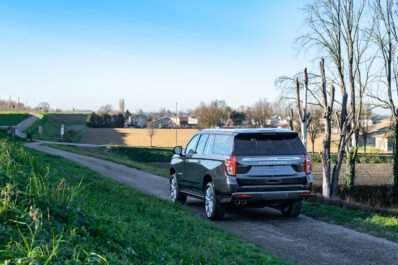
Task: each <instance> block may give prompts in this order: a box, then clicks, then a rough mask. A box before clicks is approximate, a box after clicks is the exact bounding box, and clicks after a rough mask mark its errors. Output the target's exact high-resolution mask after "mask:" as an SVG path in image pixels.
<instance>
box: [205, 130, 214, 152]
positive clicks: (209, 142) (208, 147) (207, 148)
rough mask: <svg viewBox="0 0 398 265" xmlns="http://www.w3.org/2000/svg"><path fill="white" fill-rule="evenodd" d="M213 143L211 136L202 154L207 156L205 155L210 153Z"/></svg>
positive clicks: (212, 135) (212, 136)
mask: <svg viewBox="0 0 398 265" xmlns="http://www.w3.org/2000/svg"><path fill="white" fill-rule="evenodd" d="M213 142H214V134H211V135H210V136H209V139H207V143H206V146H205V149H204V152H203V154H205V155H207V154H209V153H211V149H212V147H213Z"/></svg>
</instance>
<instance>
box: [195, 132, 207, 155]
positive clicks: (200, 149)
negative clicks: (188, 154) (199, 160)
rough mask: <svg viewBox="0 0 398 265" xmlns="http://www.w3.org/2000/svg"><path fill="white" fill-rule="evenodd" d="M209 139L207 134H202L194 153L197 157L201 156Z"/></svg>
mask: <svg viewBox="0 0 398 265" xmlns="http://www.w3.org/2000/svg"><path fill="white" fill-rule="evenodd" d="M208 138H209V135H208V134H202V136H201V137H200V140H199V143H198V147H196V153H197V154H198V155H202V154H203V151H204V149H205V146H206V143H207V139H208Z"/></svg>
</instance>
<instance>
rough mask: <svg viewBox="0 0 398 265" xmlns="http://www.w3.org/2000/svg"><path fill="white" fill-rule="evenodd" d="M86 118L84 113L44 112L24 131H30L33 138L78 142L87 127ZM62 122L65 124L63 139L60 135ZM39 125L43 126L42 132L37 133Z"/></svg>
mask: <svg viewBox="0 0 398 265" xmlns="http://www.w3.org/2000/svg"><path fill="white" fill-rule="evenodd" d="M86 118H87V115H86V114H63V113H46V114H43V115H42V117H41V118H40V119H39V120H37V121H36V122H35V123H34V124H33V125H32V126H31V127H30V128H28V129H27V130H26V132H28V133H31V134H32V137H33V138H34V139H39V140H47V141H61V140H62V141H65V142H78V141H79V140H80V138H81V136H82V135H83V134H84V132H85V130H86V129H87V127H86ZM62 124H64V126H65V135H64V139H61V137H60V130H61V125H62ZM39 126H41V127H42V128H43V132H42V134H39V130H38V127H39Z"/></svg>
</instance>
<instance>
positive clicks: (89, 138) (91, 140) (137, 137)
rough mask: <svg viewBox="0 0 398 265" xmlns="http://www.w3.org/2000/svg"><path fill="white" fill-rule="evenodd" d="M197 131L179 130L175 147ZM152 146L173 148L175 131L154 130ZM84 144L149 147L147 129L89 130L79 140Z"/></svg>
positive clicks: (149, 140) (185, 141) (184, 143)
mask: <svg viewBox="0 0 398 265" xmlns="http://www.w3.org/2000/svg"><path fill="white" fill-rule="evenodd" d="M197 131H198V130H195V129H179V130H178V132H177V145H184V146H185V145H186V144H187V142H188V141H189V139H191V137H192V135H194V134H195V133H196V132H197ZM154 133H155V134H154V135H153V138H152V145H153V146H156V147H173V146H175V145H176V131H175V130H173V129H155V130H154ZM80 143H84V144H114V145H126V146H143V147H147V146H150V145H151V139H150V137H149V134H148V129H130V128H126V129H98V128H89V129H87V131H86V132H85V134H84V135H83V137H82V138H81V140H80Z"/></svg>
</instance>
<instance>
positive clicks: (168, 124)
mask: <svg viewBox="0 0 398 265" xmlns="http://www.w3.org/2000/svg"><path fill="white" fill-rule="evenodd" d="M173 124H174V123H173V121H172V120H171V119H170V118H160V119H158V120H155V121H153V126H154V127H155V128H159V129H162V128H173Z"/></svg>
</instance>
